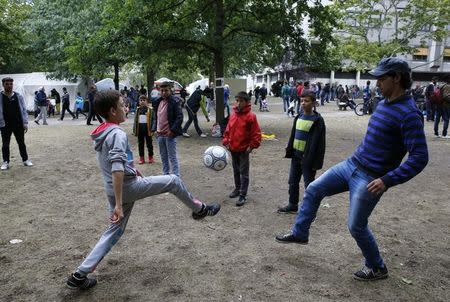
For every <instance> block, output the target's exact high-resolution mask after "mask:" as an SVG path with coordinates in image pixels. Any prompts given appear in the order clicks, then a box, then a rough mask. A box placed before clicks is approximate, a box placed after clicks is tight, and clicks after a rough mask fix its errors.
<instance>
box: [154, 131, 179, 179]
mask: <svg viewBox="0 0 450 302" xmlns="http://www.w3.org/2000/svg"><path fill="white" fill-rule="evenodd" d="M158 146H159V154H160V156H161V162H162V165H163V174H165V175H168V174H175V175H176V176H178V177H179V176H180V168H179V166H178V158H177V139H176V137H167V136H158Z"/></svg>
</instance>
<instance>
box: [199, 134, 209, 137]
mask: <svg viewBox="0 0 450 302" xmlns="http://www.w3.org/2000/svg"><path fill="white" fill-rule="evenodd" d="M207 136H208V135H206V134H205V133H202V134H200V137H207Z"/></svg>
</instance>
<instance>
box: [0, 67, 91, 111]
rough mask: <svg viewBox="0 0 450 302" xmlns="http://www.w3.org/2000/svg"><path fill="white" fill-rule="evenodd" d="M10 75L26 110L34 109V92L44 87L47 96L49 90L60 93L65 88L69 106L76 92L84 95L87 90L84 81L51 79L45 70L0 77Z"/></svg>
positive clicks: (5, 75) (14, 88)
mask: <svg viewBox="0 0 450 302" xmlns="http://www.w3.org/2000/svg"><path fill="white" fill-rule="evenodd" d="M5 77H10V78H12V79H13V80H14V87H13V90H14V91H16V92H18V93H20V94H21V95H22V96H23V97H24V99H25V103H26V104H27V110H29V111H32V110H34V92H35V91H37V90H39V89H40V88H41V87H44V89H45V93H46V94H47V96H49V95H50V90H52V89H53V88H55V89H56V90H57V91H58V92H59V93H60V94H61V95H62V89H63V87H66V88H67V92H68V93H69V95H70V101H71V107H72V105H73V104H74V100H75V96H76V95H77V92H80V93H81V95H82V96H83V97H85V95H86V92H87V83H86V81H82V80H80V79H79V80H77V82H75V83H74V82H68V81H65V80H52V79H48V78H47V74H46V73H45V72H31V73H16V74H1V75H0V78H1V79H3V78H5Z"/></svg>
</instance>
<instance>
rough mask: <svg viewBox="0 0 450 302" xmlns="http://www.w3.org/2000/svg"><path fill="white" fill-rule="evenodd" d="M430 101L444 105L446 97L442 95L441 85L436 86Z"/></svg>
mask: <svg viewBox="0 0 450 302" xmlns="http://www.w3.org/2000/svg"><path fill="white" fill-rule="evenodd" d="M430 101H431V103H432V104H435V105H438V106H442V104H443V103H444V98H443V97H442V92H441V89H440V88H439V87H436V88H434V91H433V93H432V94H431V97H430Z"/></svg>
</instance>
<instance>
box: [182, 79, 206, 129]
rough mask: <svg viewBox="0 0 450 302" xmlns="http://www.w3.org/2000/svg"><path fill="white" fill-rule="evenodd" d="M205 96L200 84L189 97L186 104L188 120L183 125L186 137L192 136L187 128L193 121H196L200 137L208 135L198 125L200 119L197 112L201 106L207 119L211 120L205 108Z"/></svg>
mask: <svg viewBox="0 0 450 302" xmlns="http://www.w3.org/2000/svg"><path fill="white" fill-rule="evenodd" d="M205 103H206V101H205V96H204V93H203V92H202V90H201V89H200V86H199V87H197V89H196V90H195V91H194V92H193V93H192V95H191V97H190V98H189V99H188V101H187V104H186V110H187V113H188V116H189V119H188V121H187V122H186V124H185V125H184V127H183V136H184V137H190V135H189V134H188V133H187V130H188V129H189V126H190V125H191V123H192V121H194V127H195V130H196V131H197V134H198V135H199V136H200V137H206V134H204V133H203V131H202V129H200V127H199V126H198V119H197V112H198V110H199V109H200V108H201V109H202V111H203V114H204V115H205V117H206V120H207V121H208V122H209V117H208V113H207V112H206V108H205Z"/></svg>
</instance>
